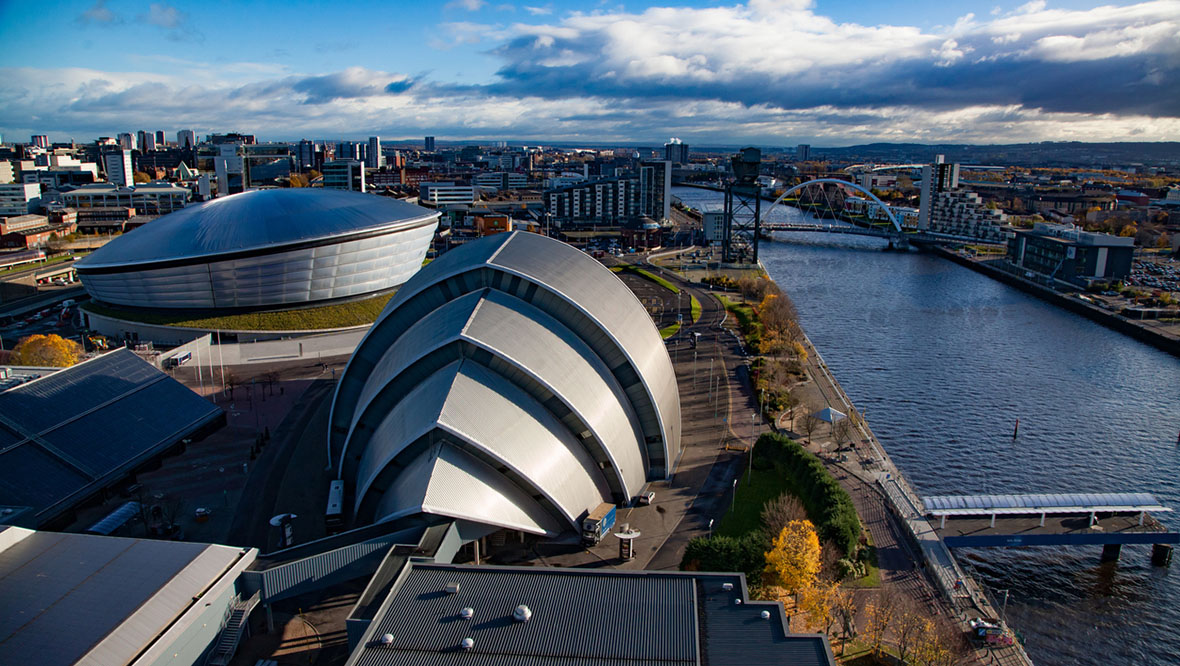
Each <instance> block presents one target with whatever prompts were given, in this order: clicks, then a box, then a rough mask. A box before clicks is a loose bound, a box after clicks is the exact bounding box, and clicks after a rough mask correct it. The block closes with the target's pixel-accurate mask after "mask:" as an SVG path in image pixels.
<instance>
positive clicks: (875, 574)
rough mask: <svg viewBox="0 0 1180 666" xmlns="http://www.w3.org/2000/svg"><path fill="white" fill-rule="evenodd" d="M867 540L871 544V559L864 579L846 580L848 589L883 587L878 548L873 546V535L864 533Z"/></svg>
mask: <svg viewBox="0 0 1180 666" xmlns="http://www.w3.org/2000/svg"><path fill="white" fill-rule="evenodd" d="M864 535H865V539H867V540H868V542H869V559H868V561H867V562H865V571H866V573H865V575H864V578H848V579H845V580H844V585H845V586H847V587H864V588H869V587H881V569H879V568H878V567H877V547H876V546H874V545H873V535H872V534H869V531H868V530H865V531H864Z"/></svg>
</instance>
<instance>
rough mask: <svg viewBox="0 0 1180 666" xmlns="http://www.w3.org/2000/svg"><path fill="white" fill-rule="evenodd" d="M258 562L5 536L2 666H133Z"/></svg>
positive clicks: (40, 535) (1, 540) (165, 545)
mask: <svg viewBox="0 0 1180 666" xmlns="http://www.w3.org/2000/svg"><path fill="white" fill-rule="evenodd" d="M249 552H250V551H247V550H243V549H241V548H231V547H229V546H212V545H207V544H197V543H179V542H173V541H149V540H144V539H121V538H115V537H102V536H92V535H86V534H57V533H52V532H34V531H31V530H26V529H22V528H19V527H8V526H0V599H3V600H4V603H3V604H0V663H4V664H27V663H33V662H34V661H35V662H36V663H43V664H75V663H80V664H95V665H98V664H127V663H131V662H132V661H133V660H134V659H135V658H136V656H137V655H139V654H140V653H141V652H142V651H143V650H144V649H146V648H147V647H149V646H151V645H152V643H154V642H155V641H156V639H157V637H159V636H160V635H161V634H162V633H163V632H164V631H165V630H166V629H168V628H169V627H170V626H171V625H172V624H173V623H174V622H175V620H176V619H177V618H178V617H180V616H181V615H182V614H183V613H184V612H185V611H186V610H187V609H189V607H190V606H193V604H194V603H196V600H197V599H199V598H200V597H201V595H202V594H203V593H204V592H205V591H206V590H208V589H209V588H210V587H211V586H212V585H213V584H215V583H217V582H218V581H220V580H222V579H223V578H224V577H225V576H226V575H233V574H234V572H233V570H234V569H235V567H236V566H244V565H245V564H246V562H244V561H242V558H243V557H246V556H247V555H248V553H249Z"/></svg>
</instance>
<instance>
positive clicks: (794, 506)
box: [762, 493, 807, 536]
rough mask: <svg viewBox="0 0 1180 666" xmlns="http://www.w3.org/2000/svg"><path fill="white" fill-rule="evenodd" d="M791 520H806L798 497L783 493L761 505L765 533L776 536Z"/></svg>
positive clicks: (805, 514)
mask: <svg viewBox="0 0 1180 666" xmlns="http://www.w3.org/2000/svg"><path fill="white" fill-rule="evenodd" d="M792 520H807V511H806V510H805V509H804V508H803V503H802V502H800V501H799V498H798V497H795V496H794V495H792V494H790V493H783V494H782V495H779V496H778V497H776V498H774V499H772V500H770V501H769V502H767V503H766V504H765V505H764V506H763V507H762V525H763V527H765V528H766V533H767V534H770V535H773V536H778V534H779V533H780V532H782V531H783V528H784V527H786V526H787V523H789V522H791V521H792Z"/></svg>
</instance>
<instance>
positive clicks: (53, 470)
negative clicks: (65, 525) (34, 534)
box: [0, 441, 91, 512]
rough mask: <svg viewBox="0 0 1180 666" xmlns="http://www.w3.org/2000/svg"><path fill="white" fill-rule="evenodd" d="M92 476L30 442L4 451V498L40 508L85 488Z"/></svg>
mask: <svg viewBox="0 0 1180 666" xmlns="http://www.w3.org/2000/svg"><path fill="white" fill-rule="evenodd" d="M90 481H91V479H90V477H88V476H85V475H83V474H82V473H81V472H78V471H77V470H75V469H74V468H72V467H69V466H67V465H66V464H65V463H63V462H61V461H59V460H57V459H56V458H53V457H51V456H50V455H49V454H47V453H46V452H45V451H42V450H41V449H40V448H38V447H35V446H33V445H31V444H29V443H28V442H27V441H26V442H25V443H24V444H23V445H21V446H16V447H13V448H10V449H7V450H5V451H3V452H0V493H2V494H0V497H3V501H4V502H6V503H8V504H15V503H19V504H20V505H21V506H30V507H33V509H34V511H35V512H36V511H40V510H41V509H43V508H44V507H48V506H52V505H53V504H54V503H56V502H57V501H59V500H60V499H61V498H63V497H68V496H70V495H72V494H74V493H76V492H78V491H80V490H82V489H83V488H85V487H86V486H87V485H88V484H89V483H90Z"/></svg>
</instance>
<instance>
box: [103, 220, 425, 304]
mask: <svg viewBox="0 0 1180 666" xmlns="http://www.w3.org/2000/svg"><path fill="white" fill-rule="evenodd" d="M186 210H187V209H186ZM150 226H151V225H148V227H144V229H147V228H149V227H150ZM434 230H435V223H434V222H433V221H432V222H430V223H429V224H428V225H427V226H419V227H412V228H409V229H405V230H400V231H392V232H390V233H387V234H383V235H380V236H374V237H370V238H364V239H358V240H351V241H342V242H340V243H332V244H329V245H321V246H317V247H308V248H299V249H290V250H287V251H283V250H282V248H276V249H275V251H274V252H269V253H266V254H262V255H257V256H249V257H242V258H232V259H225V260H222V261H218V260H217V258H216V257H210V259H209V263H206V264H201V265H195V266H194V265H184V266H169V267H160V268H151V267H150V266H144V267H143V268H137V267H136V266H130V267H129V268H128V269H127V270H125V271H120V272H117V273H98V274H93V273H85V272H82V273H81V275H82V284H83V286H84V287H86V290H87V291H88V292H89V293H90V295H91V296H92V297H94V298H95V299H96V300H99V301H103V302H106V303H114V304H119V305H127V306H132V307H156V308H159V307H164V308H180V309H183V308H234V307H262V306H273V305H291V304H299V303H309V302H317V301H327V300H334V299H340V298H348V297H352V296H358V295H362V294H368V293H373V292H378V291H384V290H387V289H392V288H393V287H396V286H398V285H400V284H402V283H404V282H405V281H406V280H408V279H409V278H410V277H411V276H412V275H413V274H414V273H416V272H417V271H418V269H419V268H420V267H421V266H422V260H423V258H424V257H425V256H426V251H427V249H429V246H430V241H431V239H432V238H433V237H434ZM136 231H137V232H138V231H139V230H136Z"/></svg>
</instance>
